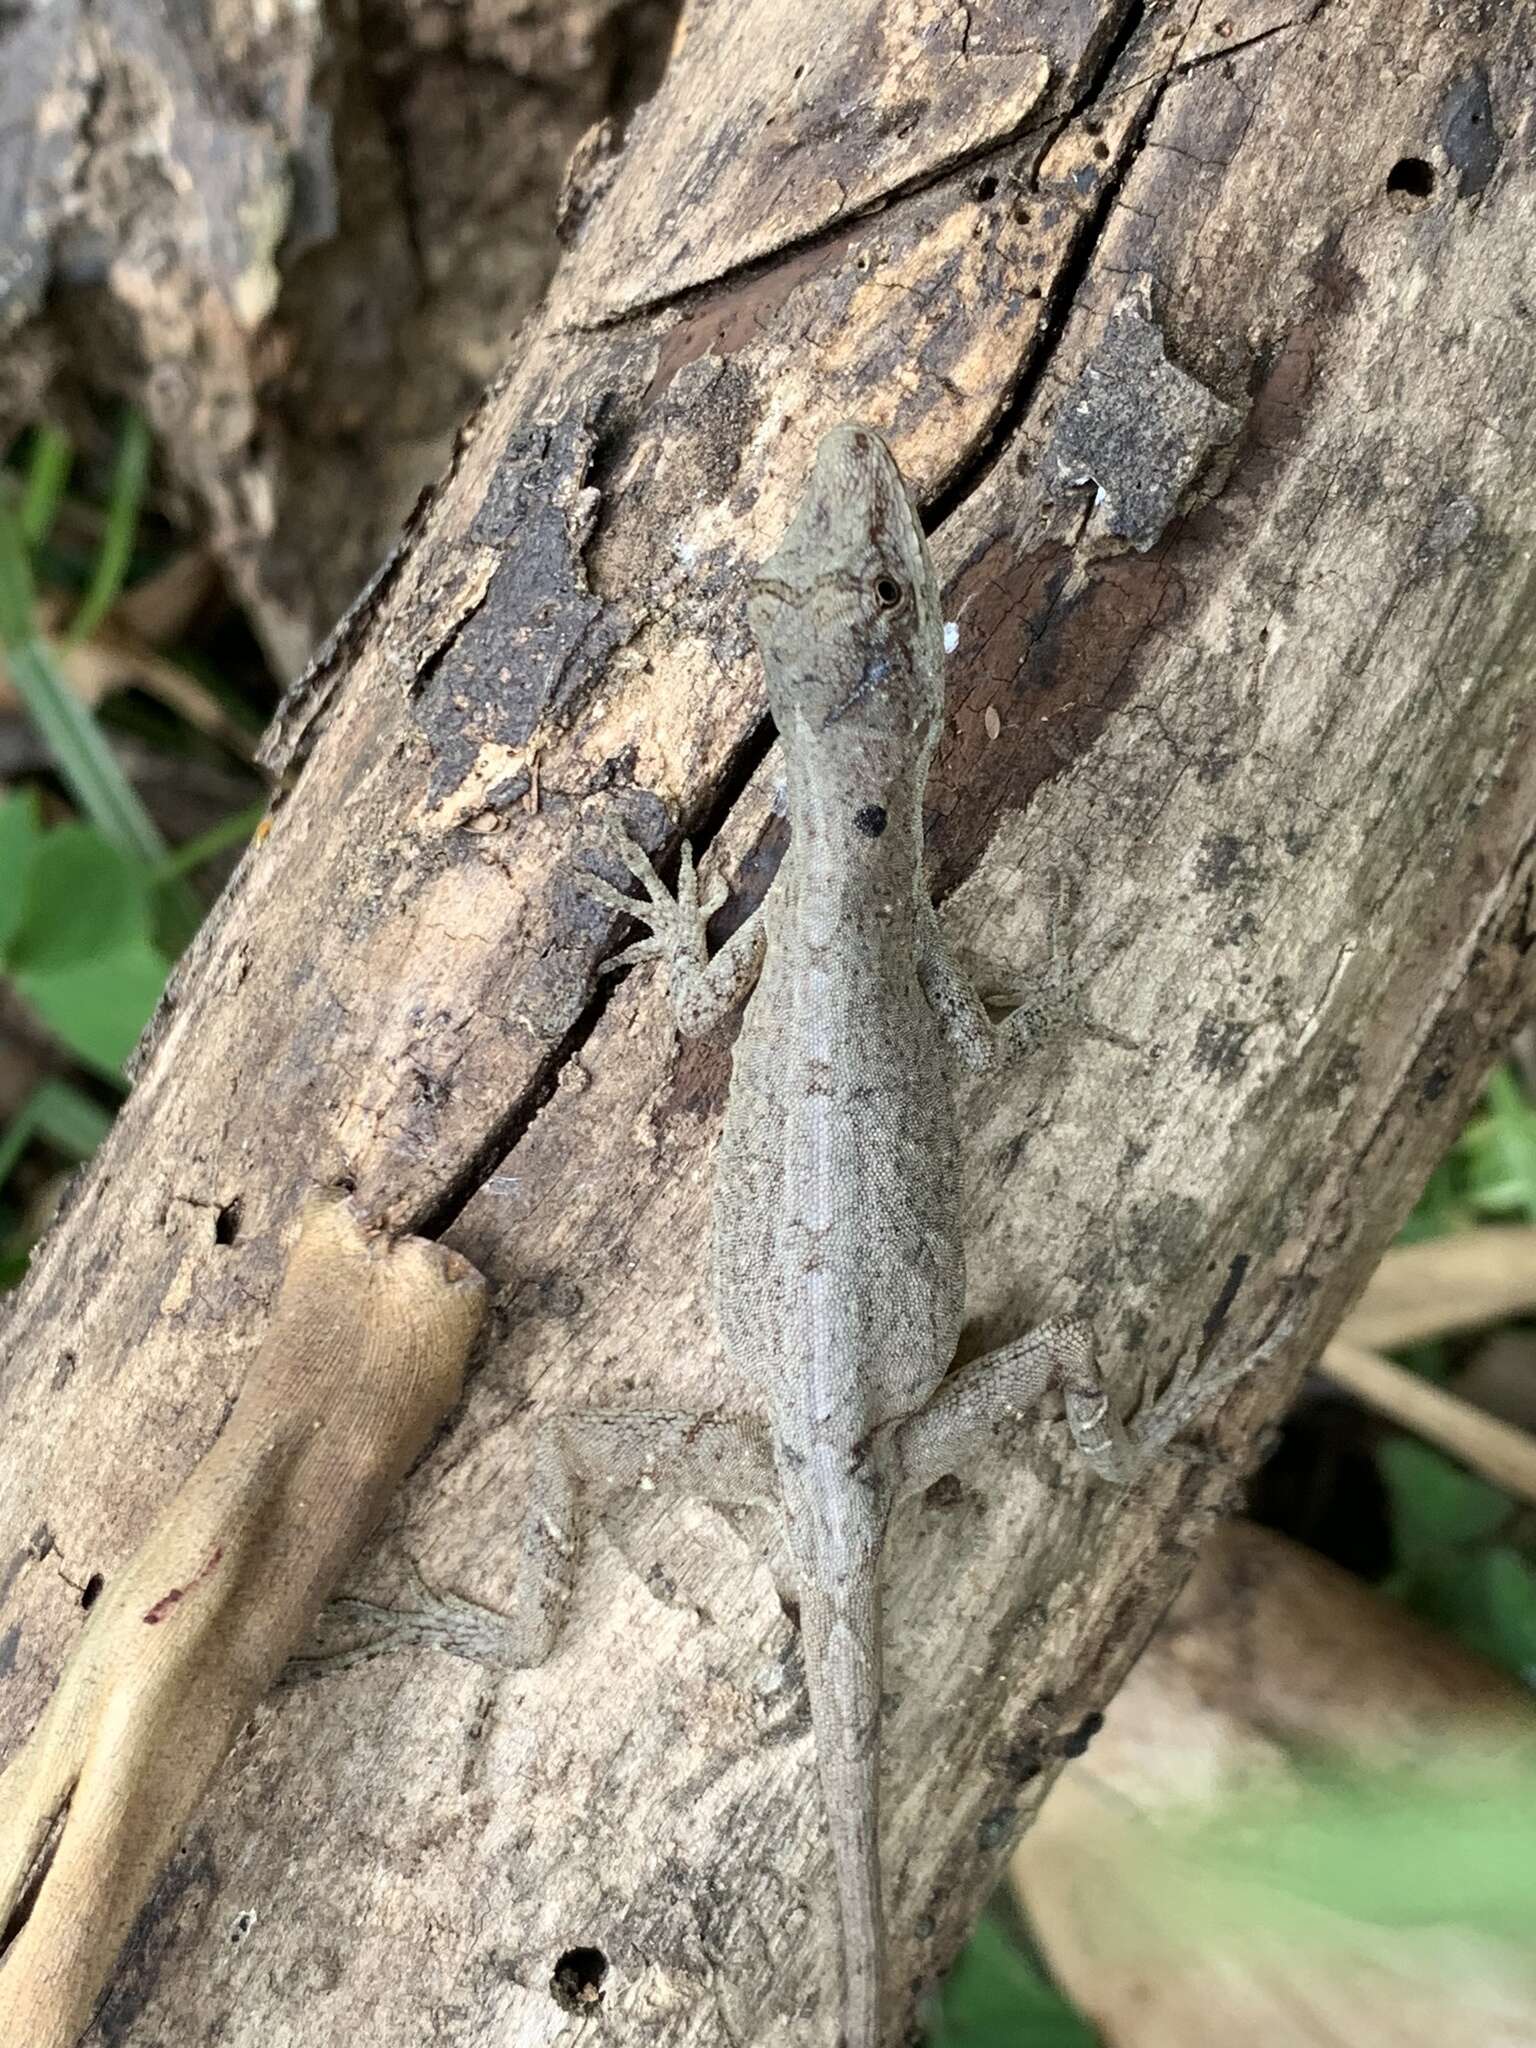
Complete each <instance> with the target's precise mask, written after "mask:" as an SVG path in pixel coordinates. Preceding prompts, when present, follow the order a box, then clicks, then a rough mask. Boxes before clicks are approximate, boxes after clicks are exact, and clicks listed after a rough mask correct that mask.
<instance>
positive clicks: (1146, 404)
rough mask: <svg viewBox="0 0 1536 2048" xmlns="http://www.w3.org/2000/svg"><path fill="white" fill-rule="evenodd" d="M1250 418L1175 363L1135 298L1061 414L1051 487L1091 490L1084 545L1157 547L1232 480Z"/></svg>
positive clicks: (1047, 465) (1048, 469)
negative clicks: (1229, 462) (1229, 464)
mask: <svg viewBox="0 0 1536 2048" xmlns="http://www.w3.org/2000/svg"><path fill="white" fill-rule="evenodd" d="M1242 425H1243V415H1242V413H1240V412H1239V411H1238V410H1237V408H1236V407H1235V406H1230V405H1228V404H1227V403H1226V402H1225V401H1224V400H1223V399H1220V398H1218V397H1217V396H1216V394H1215V393H1214V392H1213V391H1207V390H1206V388H1205V386H1204V385H1203V384H1201V383H1199V382H1197V381H1196V379H1195V378H1193V377H1190V376H1188V375H1186V373H1185V372H1184V371H1183V370H1180V369H1178V368H1176V367H1175V365H1174V364H1172V363H1170V362H1169V360H1168V357H1167V355H1166V354H1165V353H1164V350H1163V338H1162V335H1161V334H1160V333H1159V332H1158V330H1157V328H1156V327H1155V326H1154V325H1153V324H1152V322H1151V321H1150V320H1149V319H1148V318H1147V317H1146V314H1145V313H1144V312H1143V311H1142V310H1141V308H1140V306H1139V305H1138V304H1137V302H1136V300H1135V299H1134V298H1129V297H1128V298H1125V299H1122V300H1121V302H1120V303H1119V305H1118V306H1116V307H1115V309H1114V311H1113V313H1111V315H1110V317H1109V324H1108V326H1107V327H1106V328H1105V330H1104V335H1103V339H1102V340H1101V341H1100V343H1099V345H1098V347H1097V349H1095V351H1094V353H1093V356H1092V357H1091V359H1090V360H1089V362H1088V363H1087V365H1086V366H1085V368H1084V370H1083V374H1082V376H1081V377H1080V378H1079V379H1078V381H1077V383H1076V384H1075V385H1074V386H1073V388H1072V389H1071V390H1070V391H1069V392H1067V394H1066V396H1065V397H1064V398H1063V399H1062V400H1061V403H1060V404H1059V405H1058V407H1057V409H1056V418H1055V423H1054V426H1053V428H1052V433H1051V439H1050V443H1049V445H1048V447H1047V449H1046V452H1045V457H1044V463H1043V469H1044V489H1045V492H1046V495H1047V496H1049V495H1051V493H1052V492H1053V491H1058V490H1060V489H1061V487H1062V486H1063V485H1065V486H1066V487H1067V488H1069V489H1084V490H1087V489H1090V488H1091V489H1092V490H1093V492H1094V500H1093V507H1092V510H1091V511H1090V513H1089V516H1088V524H1087V528H1086V534H1085V538H1086V539H1087V540H1088V541H1089V542H1090V543H1091V542H1093V541H1095V540H1097V541H1099V542H1101V543H1102V542H1118V543H1121V544H1123V545H1125V546H1127V547H1132V548H1135V549H1137V550H1138V551H1139V552H1142V553H1145V551H1146V550H1147V549H1148V548H1150V547H1152V546H1153V545H1154V544H1155V542H1156V541H1157V540H1158V539H1159V538H1160V537H1161V535H1162V534H1163V532H1164V531H1165V529H1166V528H1167V527H1168V525H1169V524H1170V522H1171V521H1172V520H1173V519H1175V518H1176V517H1177V516H1178V515H1179V513H1181V512H1184V511H1187V510H1189V509H1190V508H1191V507H1192V506H1193V505H1195V504H1196V503H1199V502H1203V500H1204V499H1205V498H1207V497H1209V496H1210V495H1211V493H1212V490H1213V488H1215V487H1216V486H1218V485H1219V483H1220V481H1221V479H1222V477H1223V476H1224V474H1225V467H1226V465H1225V462H1224V460H1223V458H1224V457H1226V456H1227V455H1228V454H1229V453H1230V451H1231V449H1232V448H1233V446H1234V445H1235V443H1236V441H1237V438H1238V434H1239V432H1240V431H1241V428H1242Z"/></svg>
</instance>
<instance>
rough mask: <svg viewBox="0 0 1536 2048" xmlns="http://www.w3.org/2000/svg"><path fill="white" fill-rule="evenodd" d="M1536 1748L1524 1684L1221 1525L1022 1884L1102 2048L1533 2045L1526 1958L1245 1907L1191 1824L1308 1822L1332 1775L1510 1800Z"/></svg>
mask: <svg viewBox="0 0 1536 2048" xmlns="http://www.w3.org/2000/svg"><path fill="white" fill-rule="evenodd" d="M1533 1735H1536V1711H1533V1709H1532V1706H1531V1702H1530V1698H1529V1695H1528V1694H1526V1693H1524V1692H1523V1691H1522V1689H1521V1688H1520V1687H1519V1686H1518V1685H1517V1684H1516V1683H1515V1682H1514V1681H1513V1680H1512V1679H1508V1678H1506V1677H1504V1676H1503V1674H1502V1673H1500V1672H1497V1671H1495V1670H1493V1669H1492V1668H1491V1667H1490V1666H1488V1665H1486V1664H1484V1663H1482V1662H1481V1661H1480V1660H1479V1659H1478V1658H1475V1657H1473V1656H1471V1655H1469V1654H1468V1653H1467V1652H1465V1651H1462V1650H1459V1649H1458V1648H1457V1647H1456V1646H1455V1645H1454V1644H1452V1643H1449V1642H1447V1641H1446V1640H1444V1639H1443V1638H1441V1637H1439V1636H1436V1635H1435V1634H1433V1633H1431V1632H1430V1631H1429V1630H1428V1629H1426V1628H1424V1627H1423V1625H1422V1624H1420V1623H1418V1622H1416V1621H1415V1620H1414V1619H1413V1618H1412V1617H1411V1616H1410V1615H1408V1614H1406V1613H1405V1612H1404V1611H1403V1610H1402V1609H1401V1608H1399V1607H1397V1606H1395V1605H1394V1604H1393V1603H1391V1602H1390V1601H1386V1600H1383V1599H1380V1598H1378V1597H1377V1596H1376V1595H1375V1594H1374V1593H1372V1592H1370V1591H1369V1590H1368V1589H1367V1588H1366V1587H1364V1586H1362V1585H1361V1584H1360V1583H1359V1582H1358V1581H1357V1580H1355V1579H1353V1578H1351V1577H1350V1576H1349V1575H1348V1574H1346V1573H1344V1572H1341V1571H1340V1570H1339V1569H1338V1568H1337V1567H1336V1566H1334V1565H1330V1564H1328V1563H1327V1562H1326V1561H1325V1560H1323V1559H1321V1558H1318V1557H1315V1556H1313V1555H1312V1554H1311V1553H1310V1552H1308V1551H1305V1550H1303V1549H1301V1548H1300V1547H1299V1546H1297V1545H1295V1544H1291V1543H1287V1542H1286V1541H1285V1540H1284V1538H1282V1537H1279V1536H1276V1535H1274V1534H1273V1533H1272V1532H1271V1531H1269V1530H1266V1529H1259V1528H1254V1527H1252V1526H1250V1525H1246V1524H1242V1523H1238V1524H1234V1525H1230V1526H1228V1527H1227V1528H1225V1529H1223V1530H1221V1531H1219V1532H1218V1533H1217V1535H1216V1536H1215V1537H1214V1538H1213V1539H1212V1541H1211V1542H1210V1543H1209V1544H1208V1545H1207V1546H1206V1548H1205V1549H1204V1551H1203V1552H1202V1554H1201V1558H1200V1562H1199V1564H1198V1565H1197V1567H1196V1569H1195V1573H1194V1576H1193V1578H1192V1579H1191V1581H1190V1583H1189V1585H1188V1586H1187V1587H1186V1588H1185V1590H1184V1592H1183V1594H1182V1595H1181V1597H1180V1599H1179V1601H1178V1603H1177V1605H1176V1606H1175V1607H1174V1609H1173V1611H1172V1612H1171V1613H1170V1614H1169V1616H1168V1618H1167V1619H1166V1621H1165V1622H1164V1623H1163V1625H1162V1627H1161V1628H1160V1629H1159V1631H1158V1633H1157V1634H1156V1636H1155V1637H1154V1638H1153V1640H1152V1643H1151V1644H1150V1645H1149V1647H1148V1649H1147V1651H1146V1654H1145V1655H1144V1656H1143V1657H1142V1658H1141V1660H1140V1662H1139V1663H1138V1664H1137V1666H1136V1668H1135V1670H1134V1671H1133V1672H1132V1673H1131V1675H1130V1677H1129V1678H1128V1679H1127V1680H1126V1683H1125V1685H1124V1687H1123V1688H1122V1689H1121V1691H1120V1693H1119V1695H1118V1696H1117V1698H1116V1699H1115V1702H1114V1704H1113V1706H1112V1707H1111V1708H1110V1710H1109V1713H1108V1715H1107V1717H1106V1719H1105V1724H1104V1727H1103V1728H1102V1729H1101V1730H1100V1732H1099V1733H1098V1734H1097V1735H1096V1736H1095V1738H1094V1740H1093V1743H1092V1745H1091V1747H1090V1748H1089V1750H1088V1753H1087V1755H1086V1756H1084V1757H1083V1758H1081V1759H1080V1760H1079V1761H1077V1762H1075V1763H1072V1764H1069V1765H1068V1766H1067V1768H1066V1770H1065V1771H1064V1772H1063V1773H1062V1775H1061V1777H1060V1779H1059V1780H1058V1781H1057V1783H1056V1785H1055V1786H1054V1787H1053V1788H1052V1791H1051V1793H1050V1796H1049V1797H1048V1798H1047V1799H1046V1801H1045V1804H1044V1806H1043V1807H1042V1809H1041V1813H1040V1817H1039V1820H1038V1822H1037V1823H1036V1825H1035V1826H1034V1827H1033V1828H1032V1829H1031V1830H1030V1832H1029V1834H1028V1835H1027V1836H1026V1837H1025V1839H1024V1841H1023V1842H1022V1843H1021V1844H1020V1846H1019V1848H1018V1850H1017V1851H1016V1852H1015V1855H1014V1858H1013V1863H1012V1869H1011V1873H1010V1874H1011V1878H1012V1882H1013V1885H1014V1887H1015V1889H1016V1891H1017V1893H1018V1896H1019V1898H1020V1901H1021V1903H1022V1904H1023V1905H1024V1907H1025V1908H1026V1910H1027V1911H1028V1913H1029V1915H1030V1919H1031V1923H1032V1926H1033V1928H1034V1931H1035V1933H1036V1935H1037V1937H1038V1938H1039V1939H1040V1941H1041V1943H1042V1945H1043V1948H1044V1952H1045V1956H1046V1959H1047V1961H1048V1963H1049V1966H1050V1968H1051V1970H1052V1972H1053V1973H1054V1974H1055V1976H1056V1977H1057V1979H1058V1981H1060V1982H1061V1984H1062V1985H1063V1987H1064V1988H1065V1989H1066V1990H1067V1991H1068V1993H1069V1994H1070V1995H1071V1996H1072V1997H1073V1999H1074V2000H1075V2001H1076V2002H1077V2003H1078V2005H1079V2006H1080V2007H1081V2009H1082V2011H1083V2012H1084V2013H1085V2014H1086V2015H1087V2016H1088V2017H1089V2018H1090V2019H1091V2020H1092V2022H1093V2024H1094V2025H1095V2026H1096V2027H1097V2028H1098V2029H1099V2030H1100V2032H1101V2033H1102V2036H1103V2039H1104V2041H1105V2043H1106V2048H1189V2044H1191V2043H1193V2042H1205V2041H1258V2042H1263V2044H1264V2048H1335V2044H1337V2043H1342V2042H1350V2043H1354V2044H1356V2048H1521V2044H1523V2043H1524V2042H1526V2041H1529V2040H1530V2039H1531V2038H1532V2035H1533V2034H1536V1965H1533V1963H1532V1960H1531V1956H1530V1950H1529V1944H1528V1943H1512V1942H1509V1941H1507V1940H1502V1939H1500V1938H1499V1937H1498V1935H1497V1933H1496V1931H1495V1930H1493V1929H1491V1928H1478V1927H1476V1926H1475V1925H1466V1924H1463V1925H1456V1924H1451V1923H1446V1924H1436V1923H1431V1924H1428V1925H1422V1926H1412V1927H1390V1926H1384V1925H1381V1924H1379V1922H1377V1921H1376V1920H1375V1916H1374V1915H1373V1914H1372V1913H1371V1911H1370V1906H1369V1902H1366V1901H1362V1911H1361V1914H1360V1915H1359V1916H1358V1917H1352V1916H1350V1915H1348V1914H1346V1913H1341V1912H1332V1911H1329V1910H1328V1909H1326V1908H1324V1907H1323V1906H1321V1905H1313V1906H1311V1907H1310V1908H1309V1909H1308V1910H1306V1911H1304V1912H1298V1911H1297V1910H1296V1908H1295V1906H1294V1903H1293V1902H1290V1901H1288V1900H1286V1899H1285V1897H1284V1895H1283V1894H1280V1893H1277V1894H1275V1895H1274V1896H1273V1897H1270V1898H1266V1897H1265V1896H1264V1893H1263V1890H1262V1888H1261V1887H1256V1888H1254V1889H1253V1890H1252V1891H1251V1892H1250V1893H1247V1894H1245V1895H1243V1896H1242V1897H1241V1898H1239V1899H1237V1900H1236V1901H1235V1902H1234V1899H1233V1897H1232V1895H1231V1886H1230V1880H1224V1879H1223V1877H1222V1875H1221V1873H1220V1871H1219V1869H1213V1868H1212V1867H1211V1866H1210V1865H1209V1862H1207V1863H1206V1864H1205V1865H1204V1866H1202V1862H1201V1856H1200V1850H1199V1847H1198V1838H1197V1837H1196V1836H1195V1835H1194V1832H1193V1830H1192V1827H1191V1822H1192V1820H1196V1819H1199V1818H1202V1817H1203V1818H1205V1819H1207V1820H1211V1821H1219V1820H1220V1819H1221V1817H1222V1816H1223V1814H1225V1815H1226V1816H1227V1818H1228V1823H1229V1825H1231V1826H1234V1827H1235V1826H1237V1825H1238V1824H1239V1823H1238V1818H1237V1817H1238V1815H1243V1816H1245V1817H1246V1818H1245V1823H1244V1824H1246V1825H1249V1826H1252V1825H1253V1820H1252V1816H1253V1815H1254V1814H1255V1812H1262V1811H1265V1810H1266V1808H1267V1809H1268V1810H1271V1811H1274V1812H1276V1813H1278V1815H1279V1816H1280V1820H1281V1824H1282V1825H1284V1824H1286V1823H1287V1821H1294V1820H1295V1819H1296V1817H1297V1815H1298V1814H1299V1813H1304V1812H1305V1802H1306V1801H1307V1799H1308V1798H1309V1796H1312V1795H1311V1794H1310V1792H1309V1786H1308V1774H1309V1773H1311V1772H1315V1770H1316V1769H1317V1767H1318V1765H1319V1764H1320V1763H1328V1764H1331V1765H1333V1766H1335V1767H1340V1766H1343V1767H1353V1768H1356V1769H1358V1770H1361V1771H1365V1772H1370V1771H1377V1770H1381V1769H1383V1768H1387V1769H1397V1770H1403V1769H1411V1770H1413V1771H1415V1772H1417V1773H1420V1774H1422V1778H1423V1782H1424V1783H1425V1784H1426V1786H1428V1785H1431V1784H1440V1785H1447V1784H1449V1785H1455V1784H1456V1783H1457V1782H1460V1783H1461V1784H1462V1786H1463V1787H1464V1788H1465V1790H1466V1793H1467V1796H1468V1797H1469V1799H1472V1798H1475V1797H1476V1796H1477V1794H1478V1793H1479V1791H1480V1790H1481V1792H1482V1796H1484V1797H1489V1796H1491V1797H1494V1798H1497V1797H1498V1795H1499V1787H1500V1786H1501V1784H1508V1782H1509V1778H1508V1775H1507V1774H1508V1773H1510V1772H1512V1771H1518V1770H1519V1769H1521V1768H1522V1766H1521V1762H1520V1759H1521V1757H1522V1755H1523V1754H1524V1753H1525V1752H1526V1751H1528V1749H1529V1745H1530V1742H1531V1739H1532V1736H1533ZM1490 1788H1491V1789H1490ZM1473 1811H1474V1813H1475V1808H1474V1809H1473ZM1472 1824H1473V1825H1476V1822H1475V1819H1474V1820H1473V1821H1472ZM1425 1849H1426V1855H1427V1856H1431V1857H1432V1855H1433V1844H1432V1842H1426V1844H1425ZM1425 1879H1426V1884H1427V1885H1433V1883H1434V1874H1433V1871H1432V1870H1426V1873H1425ZM1213 1926H1216V1927H1219V1928H1220V1929H1221V1930H1222V1931H1221V1933H1220V1934H1219V1935H1213V1934H1212V1932H1211V1929H1212V1927H1213Z"/></svg>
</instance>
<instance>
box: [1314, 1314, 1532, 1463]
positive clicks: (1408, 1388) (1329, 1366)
mask: <svg viewBox="0 0 1536 2048" xmlns="http://www.w3.org/2000/svg"><path fill="white" fill-rule="evenodd" d="M1345 1327H1346V1329H1347V1328H1348V1325H1347V1324H1346V1326H1345ZM1319 1364H1320V1365H1321V1368H1322V1370H1323V1372H1324V1373H1325V1374H1326V1375H1327V1377H1328V1378H1329V1379H1331V1380H1332V1381H1333V1382H1334V1384H1335V1385H1336V1386H1340V1387H1344V1388H1346V1389H1347V1390H1348V1391H1349V1392H1350V1393H1351V1394H1353V1395H1354V1396H1355V1398H1356V1399H1357V1400H1359V1401H1363V1402H1364V1403H1365V1405H1366V1407H1367V1408H1372V1409H1374V1410H1375V1411H1376V1413H1377V1414H1378V1415H1384V1416H1386V1417H1388V1419H1389V1420H1391V1421H1393V1422H1396V1423H1398V1424H1400V1425H1401V1427H1402V1428H1404V1429H1407V1430H1411V1431H1412V1432H1413V1434H1414V1435H1415V1436H1419V1437H1422V1438H1423V1439H1424V1441H1425V1442H1426V1443H1432V1444H1435V1445H1437V1446H1438V1448H1439V1449H1441V1450H1442V1451H1449V1452H1450V1454H1451V1456H1452V1457H1453V1458H1457V1459H1459V1460H1460V1461H1461V1463H1462V1464H1463V1465H1465V1466H1466V1467H1467V1468H1468V1470H1469V1471H1472V1472H1476V1473H1478V1474H1479V1475H1480V1476H1481V1477H1482V1478H1484V1479H1490V1480H1492V1482H1493V1484H1494V1485H1495V1486H1501V1487H1503V1489H1504V1491H1505V1492H1506V1493H1511V1494H1513V1495H1514V1497H1515V1498H1516V1499H1517V1500H1525V1501H1532V1502H1536V1442H1533V1441H1532V1439H1531V1438H1530V1437H1529V1436H1527V1434H1526V1433H1525V1431H1524V1430H1523V1429H1516V1428H1515V1427H1514V1426H1513V1425H1512V1424H1510V1423H1508V1422H1501V1421H1500V1420H1499V1418H1498V1417H1497V1416H1496V1415H1485V1414H1483V1412H1482V1411H1481V1409H1478V1408H1474V1407H1473V1406H1472V1404H1471V1403H1470V1402H1469V1401H1464V1400H1463V1399H1462V1398H1461V1397H1460V1396H1459V1395H1458V1394H1456V1393H1454V1392H1452V1391H1449V1390H1448V1389H1446V1388H1445V1387H1439V1386H1436V1385H1435V1383H1434V1381H1433V1380H1426V1379H1424V1378H1423V1377H1422V1376H1421V1375H1420V1374H1418V1373H1414V1372H1409V1371H1408V1370H1407V1368H1406V1367H1405V1366H1401V1365H1394V1364H1393V1362H1392V1360H1391V1359H1390V1358H1383V1357H1382V1355H1381V1353H1380V1352H1379V1351H1368V1350H1366V1348H1365V1347H1364V1345H1362V1344H1352V1343H1350V1342H1349V1341H1348V1339H1347V1337H1335V1338H1334V1340H1333V1342H1332V1343H1331V1344H1329V1345H1327V1346H1326V1347H1325V1349H1324V1351H1323V1355H1322V1358H1321V1359H1320V1361H1319Z"/></svg>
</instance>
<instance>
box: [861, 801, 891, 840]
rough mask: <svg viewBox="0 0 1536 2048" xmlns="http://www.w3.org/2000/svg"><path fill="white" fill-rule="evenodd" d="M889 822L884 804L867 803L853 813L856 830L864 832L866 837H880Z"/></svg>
mask: <svg viewBox="0 0 1536 2048" xmlns="http://www.w3.org/2000/svg"><path fill="white" fill-rule="evenodd" d="M889 823H890V817H889V814H888V813H887V811H886V808H885V805H884V804H865V805H864V806H863V807H862V809H860V810H857V811H855V812H854V814H853V824H854V829H855V831H858V832H862V833H863V834H864V837H865V838H866V839H878V838H879V837H880V834H881V833H882V832H883V831H884V830H885V828H886V826H887V825H888V824H889Z"/></svg>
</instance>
